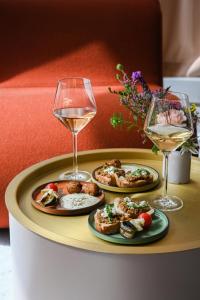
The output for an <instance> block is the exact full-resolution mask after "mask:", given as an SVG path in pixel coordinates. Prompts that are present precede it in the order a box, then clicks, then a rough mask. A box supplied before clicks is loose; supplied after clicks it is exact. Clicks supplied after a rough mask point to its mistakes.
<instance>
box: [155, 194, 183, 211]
mask: <svg viewBox="0 0 200 300" xmlns="http://www.w3.org/2000/svg"><path fill="white" fill-rule="evenodd" d="M152 206H153V207H154V208H157V209H160V210H162V211H176V210H179V209H181V208H182V207H183V201H182V200H181V199H180V198H178V197H176V196H170V195H167V196H159V197H158V198H156V199H154V200H153V201H152Z"/></svg>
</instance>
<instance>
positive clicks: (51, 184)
mask: <svg viewBox="0 0 200 300" xmlns="http://www.w3.org/2000/svg"><path fill="white" fill-rule="evenodd" d="M46 189H51V190H53V191H55V192H57V191H58V187H57V185H56V184H55V183H53V182H51V183H49V184H47V186H46Z"/></svg>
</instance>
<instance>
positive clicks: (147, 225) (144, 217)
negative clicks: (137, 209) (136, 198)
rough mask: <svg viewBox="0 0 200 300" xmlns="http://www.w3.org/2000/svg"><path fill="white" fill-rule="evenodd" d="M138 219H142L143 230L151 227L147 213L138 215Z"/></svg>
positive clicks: (149, 216) (150, 219)
mask: <svg viewBox="0 0 200 300" xmlns="http://www.w3.org/2000/svg"><path fill="white" fill-rule="evenodd" d="M138 218H142V219H144V228H148V227H149V226H151V223H152V217H151V215H149V214H148V213H141V214H139V216H138Z"/></svg>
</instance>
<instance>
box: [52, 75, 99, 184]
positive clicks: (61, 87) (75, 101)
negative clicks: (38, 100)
mask: <svg viewBox="0 0 200 300" xmlns="http://www.w3.org/2000/svg"><path fill="white" fill-rule="evenodd" d="M96 111H97V109H96V103H95V98H94V95H93V91H92V86H91V82H90V80H89V79H86V78H74V77H73V78H64V79H61V80H59V81H58V84H57V89H56V94H55V99H54V107H53V114H54V116H55V117H56V118H57V119H58V120H59V121H60V122H61V123H62V124H63V125H64V126H65V127H66V128H67V129H68V130H70V131H71V133H72V137H73V170H71V171H66V172H65V173H63V174H61V175H60V176H59V178H60V179H65V180H82V181H88V180H89V179H90V178H91V175H90V174H89V173H88V172H86V171H79V170H78V163H77V136H78V133H79V132H80V131H81V130H82V129H83V128H84V127H85V126H87V124H88V123H89V122H90V121H91V120H92V119H93V118H94V116H95V114H96Z"/></svg>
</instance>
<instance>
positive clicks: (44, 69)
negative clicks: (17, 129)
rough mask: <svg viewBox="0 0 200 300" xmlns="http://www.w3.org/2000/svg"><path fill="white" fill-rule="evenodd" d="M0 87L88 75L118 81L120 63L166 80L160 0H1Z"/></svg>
mask: <svg viewBox="0 0 200 300" xmlns="http://www.w3.org/2000/svg"><path fill="white" fill-rule="evenodd" d="M0 36H1V50H0V52H1V55H0V69H1V72H0V86H2V87H35V86H37V87H40V86H43V87H47V86H55V82H56V81H57V80H58V79H59V78H62V77H68V76H84V77H88V78H90V79H91V80H92V83H93V85H103V84H106V85H107V84H112V83H116V80H115V78H114V75H115V66H116V64H117V63H122V64H124V65H125V66H126V68H127V70H128V71H132V70H138V69H139V70H141V71H143V73H144V76H145V78H146V79H147V81H148V82H154V83H157V84H161V75H162V69H161V68H162V63H161V13H160V7H159V3H158V1H157V0H142V1H141V0H73V1H68V0H48V1H47V0H14V1H11V0H1V1H0Z"/></svg>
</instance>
